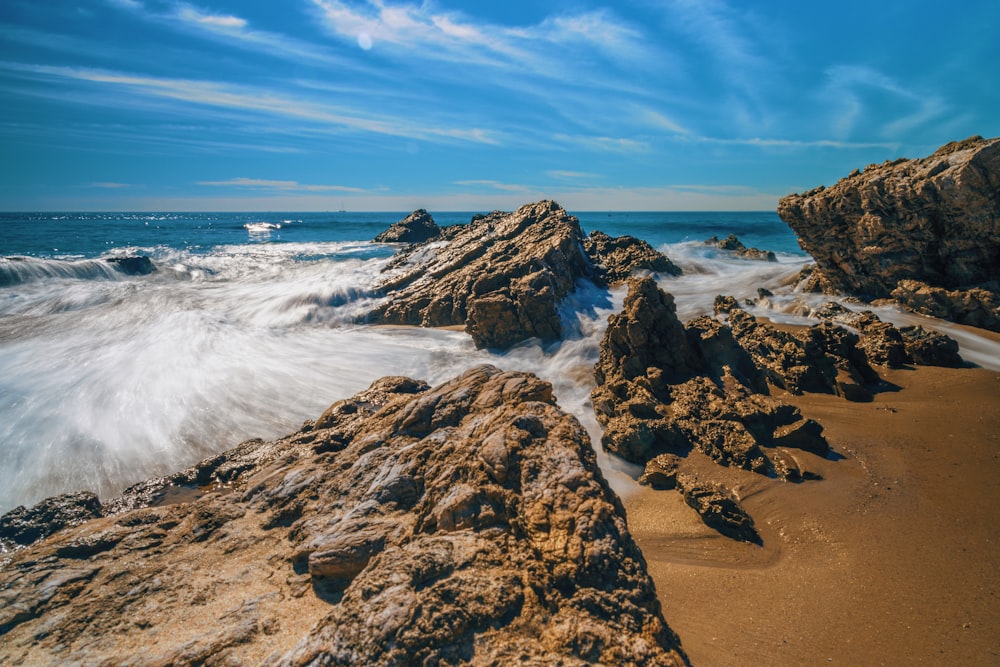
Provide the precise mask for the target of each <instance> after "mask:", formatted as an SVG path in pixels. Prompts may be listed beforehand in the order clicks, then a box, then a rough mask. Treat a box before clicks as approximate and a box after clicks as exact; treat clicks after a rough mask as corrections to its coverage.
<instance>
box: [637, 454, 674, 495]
mask: <svg viewBox="0 0 1000 667" xmlns="http://www.w3.org/2000/svg"><path fill="white" fill-rule="evenodd" d="M679 461H680V458H679V457H677V456H675V455H674V454H660V455H659V456H654V457H653V458H651V459H650V460H649V461H648V462H647V463H646V469H645V470H643V472H642V475H641V476H640V477H639V480H638V481H639V483H640V484H646V485H649V486H651V487H653V488H654V489H672V488H674V487H675V486H676V485H677V465H678V463H679Z"/></svg>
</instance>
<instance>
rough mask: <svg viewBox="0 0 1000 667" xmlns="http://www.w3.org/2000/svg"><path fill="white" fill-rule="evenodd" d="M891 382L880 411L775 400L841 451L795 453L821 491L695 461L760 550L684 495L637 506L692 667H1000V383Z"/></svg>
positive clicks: (936, 377) (929, 371)
mask: <svg viewBox="0 0 1000 667" xmlns="http://www.w3.org/2000/svg"><path fill="white" fill-rule="evenodd" d="M881 374H882V376H883V378H885V379H886V380H888V381H889V382H892V383H893V384H895V385H898V386H899V390H898V391H890V392H884V393H880V394H878V395H877V396H876V398H875V401H874V402H872V403H849V402H847V401H845V400H843V399H841V398H837V397H834V396H825V395H810V396H804V397H796V396H790V395H788V394H785V393H781V392H776V393H775V396H776V397H777V398H779V399H781V400H785V401H787V402H790V403H794V404H795V405H797V406H799V407H800V408H801V410H802V412H803V414H804V415H805V416H807V417H812V418H813V419H816V420H817V421H819V422H820V423H821V424H823V426H824V427H825V431H824V433H825V435H826V436H827V439H828V440H829V442H830V445H831V446H832V448H833V449H834V450H835V452H836V454H835V455H833V456H831V457H829V458H826V459H824V458H820V457H817V456H815V455H812V454H809V453H806V452H800V451H797V450H789V451H791V452H792V453H793V454H794V456H795V458H796V459H797V460H798V461H799V462H800V464H801V465H802V466H803V468H804V469H807V470H810V471H813V472H817V473H819V474H821V475H822V476H823V478H824V479H822V480H820V481H807V482H803V483H801V484H790V483H786V482H781V481H778V480H772V479H766V478H763V477H761V476H758V475H754V474H752V473H748V472H745V471H741V470H731V469H722V468H719V467H717V466H715V465H714V464H712V463H711V462H709V461H708V460H707V459H706V458H704V457H702V456H701V455H698V454H692V455H691V456H690V457H689V458H688V460H687V461H685V463H684V467H687V468H689V469H693V471H695V472H697V471H698V470H699V469H700V470H704V471H705V472H706V473H710V474H711V475H712V476H713V477H714V478H716V479H719V480H720V481H724V482H726V483H727V484H729V485H730V486H731V487H733V488H735V489H736V490H737V493H738V494H739V495H740V497H741V498H742V502H743V505H744V507H745V508H746V509H747V511H748V512H749V513H750V514H751V515H752V516H753V517H754V520H755V522H756V525H757V529H758V531H759V532H760V533H761V536H762V537H763V541H764V544H763V546H762V547H760V546H755V545H748V544H743V543H737V542H735V541H733V540H729V539H726V538H724V537H721V536H719V535H718V534H717V533H715V532H714V531H712V530H710V529H708V528H706V527H705V526H704V525H703V524H702V523H701V521H700V519H699V518H698V517H697V515H696V514H695V513H694V511H693V510H691V509H689V508H688V507H687V505H685V504H684V501H683V499H682V498H681V496H680V494H678V493H677V492H675V491H655V490H652V489H648V488H644V489H643V490H642V491H640V492H638V493H636V494H633V495H631V496H630V497H626V498H625V500H624V502H625V505H626V508H627V511H628V518H629V525H630V528H631V530H632V533H633V535H634V537H635V538H636V541H637V542H638V544H639V546H640V547H641V548H642V551H643V554H644V555H645V557H646V560H647V563H648V565H649V570H650V573H651V574H652V576H653V578H654V580H655V582H656V587H657V590H658V591H659V594H660V599H661V601H662V603H663V611H664V616H665V617H666V619H667V622H668V623H669V624H670V626H671V627H672V628H673V629H674V630H675V631H676V632H677V633H678V634H679V635H680V637H681V641H682V645H683V648H684V650H685V651H686V652H687V654H688V656H689V658H690V659H691V663H692V665H694V666H695V667H724V666H740V665H770V666H774V667H781V666H786V665H787V666H792V665H795V666H800V665H831V664H833V665H838V664H839V665H852V666H854V665H964V666H970V665H998V664H1000V550H998V547H1000V373H996V372H992V371H987V370H983V369H943V368H930V367H921V368H918V369H912V370H911V369H904V370H897V371H882V372H881ZM841 457H842V458H841Z"/></svg>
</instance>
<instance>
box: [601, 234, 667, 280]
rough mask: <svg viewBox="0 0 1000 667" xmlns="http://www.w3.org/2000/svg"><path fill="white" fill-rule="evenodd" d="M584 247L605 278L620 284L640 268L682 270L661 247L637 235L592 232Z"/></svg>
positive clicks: (663, 270)
mask: <svg viewBox="0 0 1000 667" xmlns="http://www.w3.org/2000/svg"><path fill="white" fill-rule="evenodd" d="M583 247H584V249H585V250H586V251H587V254H588V255H590V257H591V259H593V260H594V263H595V264H597V265H598V267H599V268H600V269H601V271H602V275H603V277H604V280H606V281H607V282H608V283H611V284H617V283H620V282H623V281H624V280H626V279H627V278H628V277H629V276H630V275H632V274H634V273H636V272H637V271H647V272H653V273H664V274H667V275H670V276H679V275H680V274H681V269H680V267H678V266H677V265H676V264H674V263H673V262H671V261H670V259H669V258H668V257H667V256H666V255H664V254H663V253H662V252H660V251H659V250H656V249H655V248H653V247H652V246H651V245H649V244H648V243H646V242H645V241H643V240H641V239H637V238H635V237H634V236H616V237H612V236H608V235H607V234H605V233H604V232H601V231H596V230H595V231H593V232H591V233H590V236H589V237H587V238H585V239H584V240H583Z"/></svg>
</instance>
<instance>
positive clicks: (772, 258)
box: [705, 234, 778, 262]
mask: <svg viewBox="0 0 1000 667" xmlns="http://www.w3.org/2000/svg"><path fill="white" fill-rule="evenodd" d="M705 244H706V245H710V246H714V247H716V248H720V249H722V250H728V251H729V252H731V253H733V254H734V255H736V256H737V257H744V258H746V259H756V260H760V261H762V262H777V261H778V257H777V256H776V255H775V254H774V252H772V251H770V250H760V249H759V248H748V247H746V246H745V245H743V242H742V241H740V240H739V238H737V236H736V234H730V235H729V236H727V237H726V238H724V239H719V237H717V236H713V237H712V238H710V239H708V240H707V241H705Z"/></svg>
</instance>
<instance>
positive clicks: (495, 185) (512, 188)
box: [455, 180, 535, 192]
mask: <svg viewBox="0 0 1000 667" xmlns="http://www.w3.org/2000/svg"><path fill="white" fill-rule="evenodd" d="M455 185H466V186H476V187H487V188H491V189H493V190H501V191H503V192H529V191H531V190H534V189H535V188H534V187H533V186H530V185H518V184H516V183H501V182H500V181H491V180H469V181H455Z"/></svg>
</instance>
